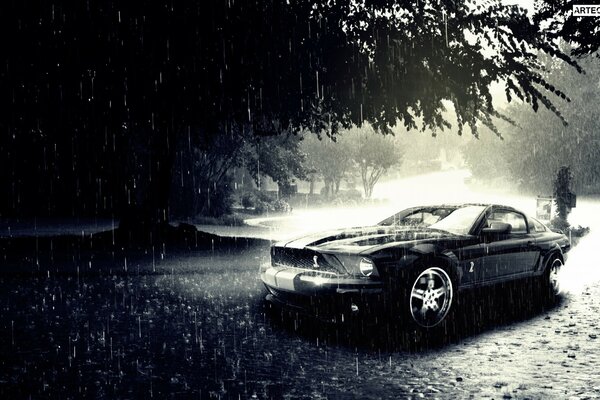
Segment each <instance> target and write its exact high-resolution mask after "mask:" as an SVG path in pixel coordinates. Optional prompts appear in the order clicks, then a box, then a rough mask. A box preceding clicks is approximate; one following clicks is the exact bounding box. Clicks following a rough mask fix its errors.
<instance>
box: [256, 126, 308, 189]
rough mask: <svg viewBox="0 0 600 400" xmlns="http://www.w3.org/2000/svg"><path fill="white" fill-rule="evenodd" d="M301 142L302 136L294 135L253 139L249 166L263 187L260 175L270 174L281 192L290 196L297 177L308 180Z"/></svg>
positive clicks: (283, 134)
mask: <svg viewBox="0 0 600 400" xmlns="http://www.w3.org/2000/svg"><path fill="white" fill-rule="evenodd" d="M301 140H302V138H301V137H300V136H298V135H296V134H294V133H291V132H287V133H282V134H280V135H277V136H266V137H262V138H257V137H254V138H252V139H251V150H250V152H249V153H248V156H247V157H248V159H247V160H246V167H247V168H248V171H249V172H250V175H252V176H253V177H254V179H255V181H256V183H257V184H258V185H259V187H260V176H261V175H266V176H269V177H271V178H272V179H273V181H275V182H276V183H277V186H278V187H279V192H280V193H281V194H282V195H284V196H287V195H289V194H290V191H291V185H292V184H293V181H294V179H295V178H298V179H305V178H306V176H307V175H306V174H307V171H306V168H305V165H304V159H305V157H304V153H302V151H301V150H300V141H301Z"/></svg>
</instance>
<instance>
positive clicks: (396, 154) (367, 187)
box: [351, 129, 402, 199]
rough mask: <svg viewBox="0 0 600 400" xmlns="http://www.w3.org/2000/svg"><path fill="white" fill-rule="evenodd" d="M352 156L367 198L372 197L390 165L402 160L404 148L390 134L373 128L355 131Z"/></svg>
mask: <svg viewBox="0 0 600 400" xmlns="http://www.w3.org/2000/svg"><path fill="white" fill-rule="evenodd" d="M352 136H353V137H352V139H351V140H353V142H354V143H356V144H355V145H354V146H353V149H352V150H353V151H352V158H353V159H354V162H355V163H356V166H357V168H358V171H359V172H360V177H361V180H362V184H363V190H364V193H365V198H367V199H370V198H371V195H372V194H373V188H374V187H375V184H376V183H377V182H378V181H379V179H380V178H381V177H382V176H383V174H385V173H386V172H387V171H388V170H389V169H390V167H392V166H393V165H396V164H398V163H399V162H400V160H401V157H402V150H401V149H399V148H398V147H397V146H396V145H395V142H394V141H393V138H392V137H390V136H383V135H378V134H377V133H376V132H374V131H373V130H372V129H360V130H356V131H354V132H353V135H352Z"/></svg>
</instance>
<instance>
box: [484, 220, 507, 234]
mask: <svg viewBox="0 0 600 400" xmlns="http://www.w3.org/2000/svg"><path fill="white" fill-rule="evenodd" d="M511 229H512V225H511V224H507V223H505V222H492V224H491V226H490V227H488V228H483V229H482V230H481V234H482V235H484V236H489V235H508V234H509V233H510V231H511Z"/></svg>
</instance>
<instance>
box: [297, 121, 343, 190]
mask: <svg viewBox="0 0 600 400" xmlns="http://www.w3.org/2000/svg"><path fill="white" fill-rule="evenodd" d="M346 136H347V135H346V131H343V132H341V133H340V134H339V135H337V136H336V137H335V140H334V139H333V138H329V137H327V138H324V139H320V138H318V137H317V136H316V135H314V134H312V133H310V132H309V133H307V134H306V135H305V136H304V140H303V142H302V150H303V151H304V153H306V161H307V168H308V169H309V170H311V171H314V172H315V173H316V174H317V175H318V176H319V177H320V178H321V179H323V182H324V183H325V192H326V195H328V196H329V195H335V194H337V193H338V192H339V189H340V184H341V182H342V179H344V177H346V176H348V175H349V174H351V172H352V169H353V168H354V161H353V159H352V148H351V146H352V143H351V142H350V140H348V138H347V137H346Z"/></svg>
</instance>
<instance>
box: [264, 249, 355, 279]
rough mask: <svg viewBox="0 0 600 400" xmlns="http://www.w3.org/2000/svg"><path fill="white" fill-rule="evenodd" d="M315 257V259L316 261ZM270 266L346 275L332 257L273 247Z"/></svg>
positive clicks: (312, 252)
mask: <svg viewBox="0 0 600 400" xmlns="http://www.w3.org/2000/svg"><path fill="white" fill-rule="evenodd" d="M315 256H316V257H317V258H316V260H315ZM315 261H316V263H315ZM271 264H272V265H273V266H286V267H294V268H302V269H308V270H311V271H320V272H333V273H336V274H338V273H346V270H345V269H344V267H343V265H341V264H340V262H339V261H338V260H337V259H336V258H335V257H334V256H330V255H326V254H321V253H317V252H315V251H312V250H308V249H293V248H286V247H273V248H271ZM315 264H316V265H315Z"/></svg>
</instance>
